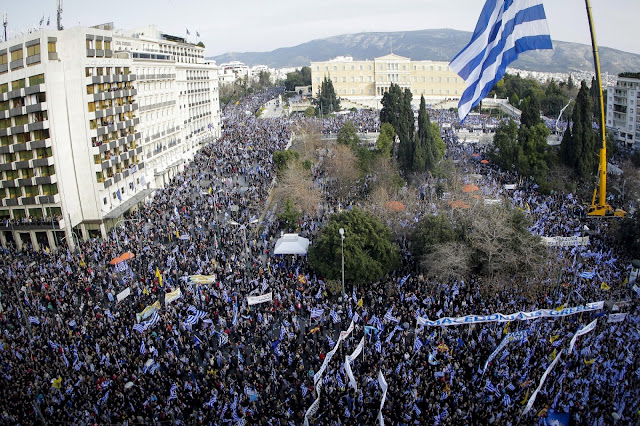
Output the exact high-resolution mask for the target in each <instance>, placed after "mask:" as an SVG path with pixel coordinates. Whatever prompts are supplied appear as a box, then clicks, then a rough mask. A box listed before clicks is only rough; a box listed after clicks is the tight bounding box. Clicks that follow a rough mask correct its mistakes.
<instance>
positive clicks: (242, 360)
mask: <svg viewBox="0 0 640 426" xmlns="http://www.w3.org/2000/svg"><path fill="white" fill-rule="evenodd" d="M238 362H239V363H240V364H243V363H244V359H242V354H241V353H240V349H238Z"/></svg>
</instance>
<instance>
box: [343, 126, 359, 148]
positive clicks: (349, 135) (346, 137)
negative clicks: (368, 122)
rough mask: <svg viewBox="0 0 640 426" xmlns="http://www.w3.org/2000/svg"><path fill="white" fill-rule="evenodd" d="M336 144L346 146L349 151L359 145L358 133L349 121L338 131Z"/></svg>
mask: <svg viewBox="0 0 640 426" xmlns="http://www.w3.org/2000/svg"><path fill="white" fill-rule="evenodd" d="M338 143H339V144H341V145H346V146H348V147H349V148H351V149H355V148H356V147H357V146H358V145H359V144H360V138H359V137H358V131H357V130H356V126H354V125H353V123H352V122H351V121H347V122H346V123H344V125H343V126H342V127H341V128H340V130H338Z"/></svg>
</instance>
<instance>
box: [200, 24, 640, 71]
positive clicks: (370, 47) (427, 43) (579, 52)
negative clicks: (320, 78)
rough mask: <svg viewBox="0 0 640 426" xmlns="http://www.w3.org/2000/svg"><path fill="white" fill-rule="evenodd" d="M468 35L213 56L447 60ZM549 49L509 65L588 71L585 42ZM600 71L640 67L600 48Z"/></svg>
mask: <svg viewBox="0 0 640 426" xmlns="http://www.w3.org/2000/svg"><path fill="white" fill-rule="evenodd" d="M470 38H471V33H470V32H465V31H457V30H450V29H439V30H420V31H398V32H387V33H383V32H380V33H356V34H343V35H339V36H334V37H328V38H323V39H317V40H312V41H309V42H307V43H302V44H299V45H297V46H293V47H283V48H279V49H276V50H273V51H271V52H245V53H239V52H232V53H225V54H223V55H218V56H213V57H211V58H208V59H213V60H215V61H216V63H218V64H221V63H224V62H229V61H241V62H244V63H245V64H247V65H259V64H263V65H268V66H269V67H273V68H283V67H297V66H305V65H309V63H310V62H311V61H324V60H327V59H331V58H334V57H336V56H340V55H349V56H353V58H354V59H373V58H374V57H377V56H382V55H385V54H387V53H389V52H390V51H391V48H392V47H393V53H395V54H398V55H402V56H407V57H409V58H411V59H414V60H437V61H450V60H451V59H452V58H453V57H454V56H455V55H456V54H457V53H458V52H459V51H460V50H461V49H462V48H463V47H464V46H465V45H466V44H467V43H468V42H469V40H470ZM553 45H554V49H553V50H543V51H536V52H527V53H524V54H522V55H521V57H520V59H518V60H517V61H516V62H514V63H513V64H512V65H511V67H512V68H518V69H522V70H528V71H542V72H569V71H589V70H592V69H593V62H592V53H591V46H590V45H586V44H579V43H568V42H563V41H554V42H553ZM600 61H601V67H602V72H608V73H609V74H618V73H621V72H624V71H637V70H640V55H637V54H633V53H628V52H623V51H620V50H616V49H610V48H608V47H600Z"/></svg>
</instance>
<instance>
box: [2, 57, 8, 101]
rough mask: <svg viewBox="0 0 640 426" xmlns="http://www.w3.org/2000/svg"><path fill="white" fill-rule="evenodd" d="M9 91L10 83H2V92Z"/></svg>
mask: <svg viewBox="0 0 640 426" xmlns="http://www.w3.org/2000/svg"><path fill="white" fill-rule="evenodd" d="M5 56H6V55H5ZM8 91H9V83H4V84H0V93H7V92H8Z"/></svg>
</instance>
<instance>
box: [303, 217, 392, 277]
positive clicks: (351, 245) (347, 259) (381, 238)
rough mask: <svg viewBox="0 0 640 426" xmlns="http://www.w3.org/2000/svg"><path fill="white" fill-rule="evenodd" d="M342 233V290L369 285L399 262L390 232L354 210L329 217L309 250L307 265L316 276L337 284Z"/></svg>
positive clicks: (374, 219) (377, 220)
mask: <svg viewBox="0 0 640 426" xmlns="http://www.w3.org/2000/svg"><path fill="white" fill-rule="evenodd" d="M340 228H343V229H344V237H345V238H344V274H345V288H347V289H348V288H350V287H351V286H352V285H353V284H354V283H355V284H358V285H361V284H371V283H374V282H376V281H378V280H380V279H381V278H384V277H385V276H386V275H387V274H388V273H389V272H391V271H393V270H394V269H395V268H396V266H397V265H398V262H399V260H400V256H399V254H398V253H399V252H398V248H397V247H396V246H394V245H393V244H392V242H391V230H390V229H389V227H387V226H386V225H384V224H383V223H382V222H381V221H380V220H379V219H377V218H375V217H374V216H372V215H371V214H369V213H367V212H365V211H363V210H360V209H358V208H354V209H353V210H350V211H343V212H341V213H338V214H335V215H332V216H331V217H330V219H329V221H328V222H327V224H326V225H325V226H323V227H322V229H321V230H320V232H319V233H318V236H317V237H316V239H315V240H314V241H313V245H312V246H311V247H310V249H309V263H310V265H311V267H312V268H313V270H314V271H315V272H316V274H318V275H320V276H322V277H324V278H327V279H336V280H340V279H341V277H342V272H341V271H342V248H341V243H342V241H341V237H340V233H339V229H340Z"/></svg>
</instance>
